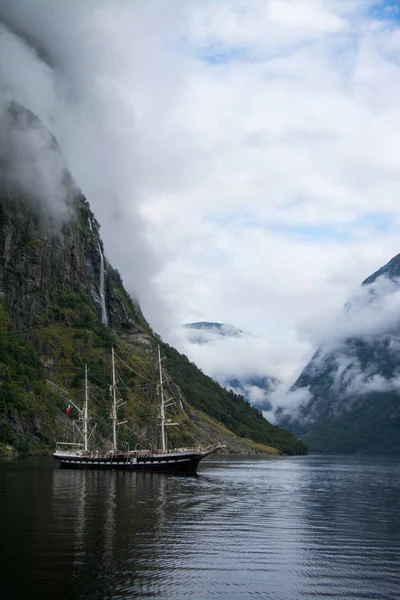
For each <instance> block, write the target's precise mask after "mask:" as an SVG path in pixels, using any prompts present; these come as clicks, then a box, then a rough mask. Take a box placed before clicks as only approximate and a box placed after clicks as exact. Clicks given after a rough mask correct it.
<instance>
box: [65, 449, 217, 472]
mask: <svg viewBox="0 0 400 600" xmlns="http://www.w3.org/2000/svg"><path fill="white" fill-rule="evenodd" d="M208 454H209V453H208V452H204V453H199V454H193V455H187V456H182V457H173V456H171V457H167V458H166V459H161V458H155V457H146V458H142V459H138V460H137V462H131V461H128V460H118V459H115V460H110V459H108V460H105V459H101V458H100V459H97V458H86V457H62V456H55V458H56V460H58V461H59V463H60V468H61V469H83V470H97V471H130V472H136V473H171V474H176V475H178V474H179V475H195V474H196V473H197V467H198V465H199V462H200V461H201V460H202V459H203V458H204V457H205V456H207V455H208Z"/></svg>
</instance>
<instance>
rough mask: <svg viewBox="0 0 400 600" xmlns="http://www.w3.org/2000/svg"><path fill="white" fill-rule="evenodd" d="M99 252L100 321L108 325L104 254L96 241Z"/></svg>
mask: <svg viewBox="0 0 400 600" xmlns="http://www.w3.org/2000/svg"><path fill="white" fill-rule="evenodd" d="M89 222H90V221H89ZM97 245H98V248H99V254H100V303H101V322H102V323H103V325H108V316H107V308H106V294H105V289H104V256H103V252H102V251H101V246H100V242H99V241H98V242H97Z"/></svg>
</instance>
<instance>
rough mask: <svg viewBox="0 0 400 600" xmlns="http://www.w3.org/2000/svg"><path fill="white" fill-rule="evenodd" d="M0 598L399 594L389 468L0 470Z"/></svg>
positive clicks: (399, 494) (397, 528)
mask: <svg viewBox="0 0 400 600" xmlns="http://www.w3.org/2000/svg"><path fill="white" fill-rule="evenodd" d="M0 532H1V545H0V565H1V566H0V570H1V573H0V575H1V579H0V581H1V590H2V597H3V598H6V599H7V600H8V599H13V598H21V599H22V598H30V599H32V598H41V599H47V598H57V599H58V600H64V599H70V598H71V599H72V598H74V599H85V600H94V599H96V600H97V599H107V600H114V599H115V600H116V599H125V598H126V599H128V598H132V599H138V598H158V599H164V598H165V599H167V598H168V599H169V598H171V599H180V598H182V599H193V600H197V599H205V600H208V599H214V598H215V599H217V598H219V599H223V598H229V599H245V598H260V599H269V598H270V599H271V600H272V599H273V600H289V599H290V600H297V599H299V598H306V599H311V598H312V599H324V600H326V599H330V598H335V599H341V600H346V599H350V598H351V599H361V598H362V599H365V598H371V599H374V600H386V599H393V600H394V599H396V600H397V599H398V598H400V459H399V458H389V457H388V458H384V457H343V456H342V457H333V456H309V457H294V458H278V459H261V458H260V459H238V458H236V459H234V458H226V459H218V458H215V459H214V460H210V461H208V462H203V463H202V464H201V466H200V469H199V475H198V477H177V476H166V475H151V474H138V473H117V472H96V471H87V472H84V471H65V470H60V469H58V468H57V466H56V465H55V464H53V461H52V459H51V458H34V459H33V458H31V459H19V460H3V461H1V462H0Z"/></svg>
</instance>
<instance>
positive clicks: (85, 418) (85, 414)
mask: <svg viewBox="0 0 400 600" xmlns="http://www.w3.org/2000/svg"><path fill="white" fill-rule="evenodd" d="M88 404H89V394H88V376H87V365H85V404H84V406H83V414H82V421H83V449H84V450H85V451H87V450H88V420H89V417H88Z"/></svg>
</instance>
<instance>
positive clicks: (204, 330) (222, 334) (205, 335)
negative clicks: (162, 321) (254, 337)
mask: <svg viewBox="0 0 400 600" xmlns="http://www.w3.org/2000/svg"><path fill="white" fill-rule="evenodd" d="M182 328H183V329H184V330H185V333H186V338H187V339H188V341H189V342H190V343H192V344H209V343H210V342H212V341H215V340H217V339H221V338H226V337H230V338H232V337H233V338H241V337H243V336H245V335H248V334H245V333H244V332H243V331H242V330H241V329H238V328H237V327H234V326H233V325H226V323H213V322H210V321H198V322H197V323H186V324H185V325H182Z"/></svg>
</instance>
